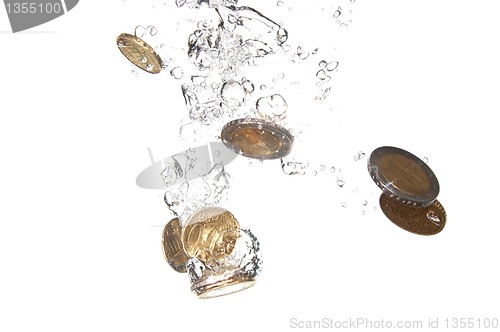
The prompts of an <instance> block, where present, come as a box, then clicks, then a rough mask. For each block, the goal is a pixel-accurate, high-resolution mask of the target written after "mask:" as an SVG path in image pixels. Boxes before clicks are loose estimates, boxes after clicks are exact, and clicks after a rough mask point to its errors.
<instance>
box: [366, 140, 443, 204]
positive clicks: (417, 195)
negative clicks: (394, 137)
mask: <svg viewBox="0 0 500 332" xmlns="http://www.w3.org/2000/svg"><path fill="white" fill-rule="evenodd" d="M368 172H369V173H370V175H371V177H372V179H373V181H375V183H376V184H377V185H378V186H379V187H380V188H381V189H382V190H383V191H384V193H385V194H387V195H388V196H390V197H391V198H394V199H396V200H399V201H401V203H404V204H409V205H413V206H427V205H430V204H432V202H433V201H434V200H435V199H436V197H437V196H438V194H439V182H438V180H437V178H436V176H435V175H434V172H433V171H432V170H431V169H430V168H429V166H427V164H426V163H424V162H423V161H422V160H420V159H419V158H418V157H416V156H414V155H413V154H411V153H409V152H407V151H405V150H402V149H399V148H395V147H389V146H384V147H380V148H377V149H375V150H374V151H373V152H372V154H371V156H370V159H369V160H368Z"/></svg>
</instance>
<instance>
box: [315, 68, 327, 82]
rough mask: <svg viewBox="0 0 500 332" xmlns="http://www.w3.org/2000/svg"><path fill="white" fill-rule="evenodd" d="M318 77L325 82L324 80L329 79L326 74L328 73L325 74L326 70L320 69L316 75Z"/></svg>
mask: <svg viewBox="0 0 500 332" xmlns="http://www.w3.org/2000/svg"><path fill="white" fill-rule="evenodd" d="M316 77H317V78H319V79H320V80H322V81H324V80H326V78H327V77H328V75H327V74H326V72H325V70H324V69H320V70H318V72H317V73H316Z"/></svg>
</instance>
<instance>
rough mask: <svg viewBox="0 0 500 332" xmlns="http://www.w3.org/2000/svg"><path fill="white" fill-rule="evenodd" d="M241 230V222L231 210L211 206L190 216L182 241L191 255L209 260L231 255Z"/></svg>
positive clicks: (205, 260) (202, 259) (204, 260)
mask: <svg viewBox="0 0 500 332" xmlns="http://www.w3.org/2000/svg"><path fill="white" fill-rule="evenodd" d="M239 231H240V224H239V223H238V221H237V220H236V218H235V217H234V216H233V215H232V214H231V212H229V211H227V210H225V209H223V208H220V207H215V206H210V207H205V208H202V209H200V210H198V211H196V212H195V213H194V214H193V215H192V216H191V217H189V219H188V220H187V222H186V224H185V225H184V229H183V231H182V242H183V243H184V249H185V250H186V253H187V254H188V255H189V256H190V257H195V258H198V259H200V260H201V261H203V262H208V261H210V260H212V259H215V260H217V259H223V258H224V257H226V256H227V255H230V254H231V253H232V252H233V249H234V246H235V245H236V240H237V239H238V237H239Z"/></svg>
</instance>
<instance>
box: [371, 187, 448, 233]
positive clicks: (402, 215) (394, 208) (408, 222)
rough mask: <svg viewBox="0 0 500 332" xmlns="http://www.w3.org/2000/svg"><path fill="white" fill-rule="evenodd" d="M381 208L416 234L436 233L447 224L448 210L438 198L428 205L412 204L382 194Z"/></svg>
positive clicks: (405, 228) (396, 221)
mask: <svg viewBox="0 0 500 332" xmlns="http://www.w3.org/2000/svg"><path fill="white" fill-rule="evenodd" d="M380 208H381V209H382V211H383V212H384V214H385V216H386V217H387V218H389V220H390V221H392V222H393V223H394V224H395V225H397V226H399V227H401V228H402V229H404V230H406V231H408V232H411V233H415V234H420V235H434V234H437V233H439V232H441V231H442V230H443V228H444V226H445V224H446V211H445V209H444V208H443V206H442V205H441V203H439V201H438V200H434V202H433V203H432V204H430V205H428V206H411V205H407V204H404V203H402V202H401V201H398V200H395V199H392V198H390V197H389V196H387V195H385V194H382V195H380Z"/></svg>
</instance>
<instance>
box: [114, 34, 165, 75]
mask: <svg viewBox="0 0 500 332" xmlns="http://www.w3.org/2000/svg"><path fill="white" fill-rule="evenodd" d="M116 45H117V46H118V49H119V50H120V51H121V52H122V54H123V55H124V56H125V57H126V58H127V59H128V60H129V61H130V62H132V63H133V64H134V65H136V66H137V67H139V68H141V69H142V70H144V71H147V72H148V73H151V74H158V73H159V72H161V69H162V66H163V61H162V60H161V58H160V56H159V55H158V54H157V53H156V52H155V51H154V49H153V48H152V47H151V46H149V45H148V44H147V43H146V42H145V41H144V40H142V39H141V38H139V37H136V36H134V35H130V34H128V33H122V34H121V35H119V36H118V37H117V38H116Z"/></svg>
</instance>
